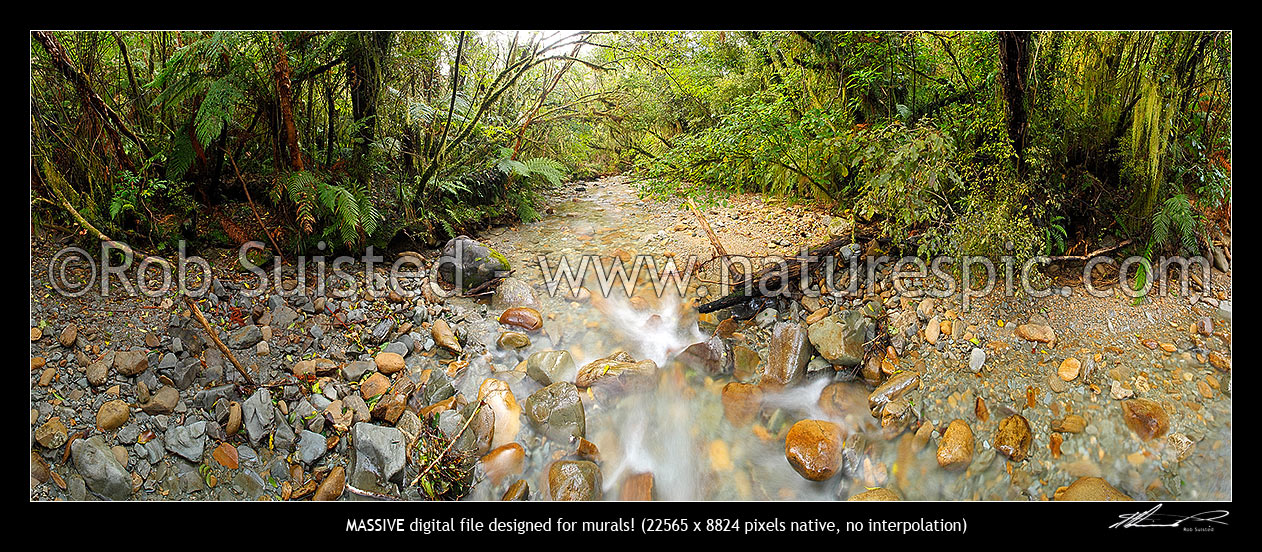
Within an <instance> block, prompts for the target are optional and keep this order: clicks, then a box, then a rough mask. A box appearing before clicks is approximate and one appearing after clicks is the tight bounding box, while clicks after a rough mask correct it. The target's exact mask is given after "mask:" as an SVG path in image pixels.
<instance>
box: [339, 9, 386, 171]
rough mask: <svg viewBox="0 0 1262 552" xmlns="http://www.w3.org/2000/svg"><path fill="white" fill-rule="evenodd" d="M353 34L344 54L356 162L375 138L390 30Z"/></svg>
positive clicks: (365, 153) (365, 152)
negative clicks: (346, 62)
mask: <svg viewBox="0 0 1262 552" xmlns="http://www.w3.org/2000/svg"><path fill="white" fill-rule="evenodd" d="M355 35H356V37H355V41H354V42H355V44H354V45H352V47H351V52H350V55H349V56H348V61H349V64H348V66H347V73H348V77H349V80H350V92H351V115H352V116H353V117H354V118H355V122H356V126H357V127H358V132H357V133H356V138H357V141H356V143H355V160H354V161H355V163H356V164H358V163H359V161H360V160H361V159H362V158H363V157H364V156H365V155H367V153H368V147H369V145H371V144H372V141H373V140H374V139H375V138H376V134H377V100H378V96H379V95H380V93H381V77H382V75H381V72H382V65H383V62H384V60H385V57H386V54H387V53H388V52H389V51H390V42H391V40H392V39H393V33H390V32H359V33H355Z"/></svg>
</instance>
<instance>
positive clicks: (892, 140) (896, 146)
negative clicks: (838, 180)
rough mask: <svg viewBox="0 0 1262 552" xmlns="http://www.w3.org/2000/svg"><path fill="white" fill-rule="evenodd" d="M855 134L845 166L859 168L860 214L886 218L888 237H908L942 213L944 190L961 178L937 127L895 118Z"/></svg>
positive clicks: (944, 205)
mask: <svg viewBox="0 0 1262 552" xmlns="http://www.w3.org/2000/svg"><path fill="white" fill-rule="evenodd" d="M859 137H860V139H859V140H857V147H855V148H854V150H853V153H852V155H850V156H849V157H850V159H849V165H850V166H851V167H852V168H854V169H855V170H857V171H859V176H858V180H859V182H860V183H861V184H860V187H859V190H858V197H857V201H856V203H855V209H856V212H857V213H858V214H859V215H860V216H862V217H864V218H867V219H873V218H881V219H884V222H885V224H884V225H883V227H882V232H884V233H885V235H888V236H909V235H911V234H913V233H914V231H915V230H917V229H920V228H923V227H924V226H925V225H926V224H929V223H936V222H937V221H938V220H939V219H941V218H942V217H943V214H944V212H945V211H946V210H947V209H948V208H949V207H948V206H947V198H948V194H950V193H952V191H953V190H955V189H957V188H958V187H959V186H960V185H961V184H962V181H961V179H960V175H959V174H958V173H957V172H956V170H955V167H954V165H953V158H954V147H953V146H952V144H951V143H950V141H949V140H948V139H946V137H945V136H943V135H942V133H941V132H939V131H937V130H936V129H934V128H932V127H930V126H920V127H918V128H915V129H908V128H907V127H906V126H904V125H902V124H901V123H893V124H890V125H887V126H885V127H882V128H879V129H875V130H872V131H869V132H864V133H862V134H860V135H859ZM930 249H932V246H929V245H927V246H926V247H925V250H926V252H928V251H929V250H930Z"/></svg>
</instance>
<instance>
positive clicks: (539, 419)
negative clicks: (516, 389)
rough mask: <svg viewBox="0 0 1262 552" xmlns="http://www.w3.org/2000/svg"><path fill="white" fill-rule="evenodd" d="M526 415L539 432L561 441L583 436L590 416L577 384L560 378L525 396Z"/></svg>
mask: <svg viewBox="0 0 1262 552" xmlns="http://www.w3.org/2000/svg"><path fill="white" fill-rule="evenodd" d="M525 407H526V417H527V418H529V419H530V421H531V422H533V423H534V426H535V428H537V429H538V430H539V432H540V433H543V434H544V435H546V436H548V438H550V439H555V440H558V441H562V442H569V441H570V440H571V439H572V438H575V437H583V436H584V435H586V433H587V420H586V417H585V415H584V412H583V401H582V400H581V399H580V398H579V394H578V388H576V387H575V386H574V384H572V383H569V382H566V381H559V382H556V383H553V384H551V385H549V386H547V387H544V388H543V389H540V390H538V391H536V392H535V393H534V394H532V395H530V396H529V397H527V398H526V404H525Z"/></svg>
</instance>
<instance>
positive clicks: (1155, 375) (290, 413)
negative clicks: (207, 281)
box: [30, 176, 1232, 500]
mask: <svg viewBox="0 0 1262 552" xmlns="http://www.w3.org/2000/svg"><path fill="white" fill-rule="evenodd" d="M540 211H541V213H543V217H542V218H541V220H538V221H536V222H531V223H519V224H516V225H513V226H498V227H492V228H489V229H487V230H486V231H485V232H483V233H481V235H475V236H471V238H473V239H476V240H478V241H479V242H481V243H482V244H485V245H486V246H489V247H491V248H492V249H494V250H495V251H498V252H499V253H500V254H502V257H503V258H504V260H505V261H506V262H508V263H509V264H510V265H511V266H512V270H513V272H512V274H511V276H509V277H508V278H507V279H505V280H502V281H499V282H498V287H497V288H488V289H494V291H493V292H488V293H486V294H482V295H479V296H475V297H462V296H454V297H449V298H445V299H444V298H441V297H435V294H434V289H436V288H431V289H430V290H428V291H425V292H424V293H418V294H415V295H413V294H410V293H408V294H400V293H388V294H387V293H382V294H379V295H377V296H372V295H370V294H368V292H367V291H365V286H364V284H365V282H364V281H363V278H359V279H358V280H357V281H356V283H355V291H356V293H354V294H352V295H351V296H350V297H348V298H336V297H334V296H333V295H332V294H331V292H326V293H325V294H324V295H319V294H317V293H315V292H314V289H313V288H312V287H309V288H306V289H303V290H301V293H295V294H292V295H289V296H280V295H276V294H269V295H267V296H262V297H257V298H250V297H247V296H246V294H245V293H244V292H245V291H246V290H248V289H250V288H252V287H257V282H255V281H254V276H253V275H251V274H249V273H247V272H243V271H242V270H240V269H239V268H238V269H234V268H233V264H232V263H231V262H229V261H228V260H225V259H231V258H232V257H233V256H235V253H236V252H235V251H217V252H201V254H203V255H205V256H206V257H207V258H208V259H210V260H211V262H212V264H213V265H214V267H215V268H214V271H215V273H216V276H217V279H216V281H215V282H214V283H213V285H212V286H211V289H212V293H211V294H210V296H209V297H207V298H205V299H203V300H201V301H199V302H198V305H199V307H198V308H199V310H200V311H202V312H204V313H205V315H206V317H207V318H208V319H209V322H210V323H211V324H212V325H214V326H217V330H216V331H217V332H218V334H219V339H220V340H221V341H222V342H224V343H225V345H226V346H227V347H228V349H229V350H230V351H231V353H232V356H234V357H235V358H236V359H237V360H238V361H239V362H240V363H241V364H242V365H243V366H244V367H245V369H246V370H247V372H249V373H250V375H251V378H252V380H253V381H254V382H255V384H256V385H249V384H247V383H246V382H245V381H244V379H243V378H242V376H241V374H238V373H237V371H236V369H235V368H234V366H233V363H232V362H231V360H230V359H228V358H226V356H227V355H225V354H223V353H222V352H221V351H220V350H219V348H218V347H217V346H216V345H215V344H214V343H213V340H211V339H208V337H207V335H206V332H205V331H204V330H203V327H202V326H201V325H200V324H199V322H198V321H197V320H196V316H194V315H193V313H191V312H190V310H189V308H188V307H187V306H186V304H185V303H184V302H182V301H180V300H179V298H178V296H176V295H175V294H173V293H170V294H167V295H164V296H160V297H145V296H143V295H139V294H135V295H128V296H121V295H119V296H111V297H101V296H100V295H99V294H96V293H87V294H83V295H81V296H78V297H68V296H64V295H60V294H57V293H53V292H52V291H51V290H52V288H51V285H52V282H51V281H50V276H49V269H48V267H49V263H50V262H51V260H52V259H51V257H52V255H53V252H54V251H55V250H57V249H59V248H60V247H61V245H60V244H57V243H54V242H53V241H52V239H51V238H42V240H43V241H42V242H41V243H35V247H34V248H33V249H34V250H35V253H34V257H33V259H32V265H31V278H32V297H31V301H32V312H31V320H30V323H31V327H32V336H31V337H32V341H31V348H32V357H33V359H32V366H31V376H30V377H31V428H32V444H31V446H32V485H33V488H32V489H33V490H32V493H33V494H32V496H33V498H34V499H37V500H53V499H75V500H83V499H88V500H92V499H99V498H113V499H130V500H174V499H180V500H256V499H270V500H289V499H295V500H296V499H306V498H311V497H316V498H319V499H341V500H389V499H404V500H418V499H425V498H428V497H432V496H439V497H443V498H457V497H463V498H466V499H472V500H499V499H501V498H504V499H529V500H552V499H606V500H641V499H652V500H838V499H840V500H846V499H852V498H857V499H903V500H1048V499H1056V498H1087V499H1099V498H1115V497H1117V496H1118V495H1119V494H1120V495H1125V496H1127V497H1130V498H1135V499H1153V500H1230V499H1231V497H1232V491H1231V483H1232V479H1231V477H1230V476H1229V475H1228V476H1226V477H1224V474H1230V473H1231V454H1232V447H1231V429H1232V416H1231V372H1230V362H1231V361H1230V351H1231V304H1230V289H1231V286H1230V278H1231V276H1230V273H1223V272H1219V271H1214V273H1213V277H1212V283H1211V284H1210V287H1211V292H1210V293H1209V294H1207V296H1206V297H1204V298H1198V297H1199V296H1194V297H1192V298H1190V299H1189V298H1188V297H1185V296H1180V295H1171V296H1165V297H1158V296H1155V295H1154V296H1152V297H1150V298H1149V299H1148V300H1146V301H1145V302H1144V303H1143V304H1142V305H1139V306H1134V305H1133V304H1132V302H1131V301H1130V300H1129V299H1127V298H1124V297H1120V296H1114V297H1107V298H1097V297H1092V296H1090V295H1088V294H1086V293H1085V292H1084V291H1083V289H1082V287H1081V286H1080V285H1074V284H1073V280H1072V278H1071V276H1072V273H1073V272H1074V271H1075V270H1077V271H1078V272H1079V273H1081V270H1080V269H1081V264H1079V265H1067V266H1066V267H1063V268H1053V269H1052V270H1051V273H1050V274H1051V277H1052V279H1053V281H1057V282H1058V283H1059V282H1060V278H1066V280H1065V282H1066V284H1065V285H1067V286H1068V287H1067V289H1069V290H1070V294H1069V295H1068V296H1061V295H1059V294H1053V295H1051V296H1049V297H1043V298H1038V299H1035V298H1031V297H1029V296H1024V297H1022V296H1017V297H1006V296H1005V297H999V295H1001V294H998V293H996V294H994V296H993V297H981V298H975V299H974V302H973V304H971V305H969V308H968V309H965V308H963V305H962V304H961V298H960V297H959V296H958V295H956V296H951V297H946V298H940V299H936V300H935V299H926V298H924V297H908V296H906V294H902V295H900V294H898V293H896V292H895V290H894V289H893V287H892V286H891V285H890V283H889V282H890V275H889V272H888V270H885V271H881V272H878V274H877V279H878V282H877V283H875V285H874V288H873V291H872V292H871V293H870V294H866V293H861V294H858V295H852V296H832V295H829V294H823V295H821V296H820V297H794V298H787V297H786V298H780V299H775V300H770V301H765V302H761V303H758V304H755V305H744V306H742V307H741V308H740V309H723V310H719V311H717V312H712V313H706V314H698V312H697V310H696V305H697V304H698V303H699V302H704V301H705V300H708V299H702V300H701V301H698V300H697V293H698V292H697V289H698V286H706V285H709V284H710V282H709V281H708V280H707V279H708V278H709V277H710V276H709V274H710V273H709V272H704V273H703V275H701V276H696V275H694V277H693V278H692V279H691V280H690V281H689V282H688V284H687V286H686V287H685V289H684V293H682V294H679V293H676V291H675V290H676V288H674V287H668V288H667V290H666V292H665V293H662V294H660V296H659V294H658V293H657V292H656V290H655V288H654V287H653V285H651V283H650V282H649V280H648V279H647V278H645V279H641V280H639V284H638V285H637V286H635V288H634V291H633V293H631V295H630V297H628V296H626V294H624V293H622V288H621V287H620V285H618V284H615V285H614V286H613V288H614V293H612V294H610V295H609V296H608V297H605V296H603V295H604V294H603V293H600V292H599V291H598V290H599V285H598V282H597V278H595V270H594V269H593V270H592V271H590V273H589V274H588V278H590V279H589V280H586V282H588V283H587V285H585V286H584V287H585V288H586V290H585V291H577V290H574V291H572V290H571V289H570V287H569V286H568V284H567V283H561V284H560V285H559V287H558V288H557V291H556V293H555V294H551V293H549V286H548V280H549V279H548V278H546V277H545V274H544V271H543V270H542V269H541V266H540V263H539V262H538V261H539V259H540V257H543V258H546V259H547V260H548V264H549V267H550V269H551V270H555V269H556V264H557V263H558V262H559V261H560V259H562V258H566V259H568V261H569V262H570V263H572V264H576V263H577V261H578V260H579V259H580V258H581V256H582V255H592V256H593V257H592V258H593V259H594V260H598V261H600V262H602V263H606V265H608V263H610V262H613V261H615V260H622V261H626V266H627V267H628V268H630V266H631V263H632V262H633V261H634V259H635V258H636V256H637V255H648V256H651V257H652V258H653V259H654V261H655V262H656V263H657V265H658V266H659V267H660V266H663V265H665V264H666V263H667V262H668V261H674V262H676V263H678V264H677V267H683V266H685V263H687V259H689V258H690V257H691V256H696V258H697V259H698V260H699V261H706V260H708V259H711V257H713V256H714V251H713V249H712V244H711V241H710V238H709V237H708V235H707V232H706V230H705V228H703V227H702V225H701V219H699V218H698V217H697V216H695V215H694V213H693V212H692V211H691V210H690V209H689V208H688V207H687V205H686V204H682V203H681V202H680V201H678V200H670V201H661V200H656V199H650V198H642V197H640V196H639V195H638V193H637V190H636V189H635V187H634V186H633V184H632V183H630V182H629V181H628V179H627V178H625V177H620V176H618V177H608V178H604V179H600V180H598V181H593V182H576V183H567V184H565V185H563V186H561V187H559V188H558V189H557V190H554V191H553V192H552V193H551V194H550V195H549V196H548V197H547V199H546V202H545V205H544V207H543V208H541V209H540ZM702 211H703V212H704V217H705V220H706V222H707V224H708V225H709V226H710V227H711V228H712V230H713V231H714V233H715V235H716V236H717V237H718V238H719V239H720V240H722V241H723V244H724V245H725V246H726V248H727V250H728V253H730V254H733V255H748V256H751V257H760V256H764V255H780V256H786V255H793V254H796V253H797V252H798V248H800V247H803V246H808V245H814V244H818V243H821V242H824V241H826V240H827V239H829V238H831V237H834V236H835V235H838V234H844V229H839V227H838V225H844V221H842V220H841V219H840V218H835V217H833V216H830V215H828V214H825V210H824V209H822V208H815V207H814V206H813V205H811V204H791V203H787V202H773V201H770V200H767V199H765V198H762V197H761V196H757V195H753V194H747V195H734V196H732V197H731V198H729V200H728V201H727V202H725V203H724V204H721V205H718V206H713V207H707V208H705V209H703V210H702ZM33 243H34V242H33ZM417 249H418V250H419V251H418V252H417V253H416V255H419V256H420V257H422V258H423V264H424V265H425V266H426V268H428V267H429V266H431V263H433V262H434V260H435V259H438V258H440V256H441V255H442V252H441V251H440V250H436V249H426V248H421V247H418V248H417ZM399 254H400V252H399V251H390V252H388V253H384V255H385V257H386V262H387V263H389V262H393V261H394V260H395V258H396V257H397V256H399ZM351 267H353V268H354V269H356V270H359V272H358V274H360V275H362V274H363V270H362V264H361V263H358V262H357V263H355V264H353V265H351ZM293 268H294V267H293V266H292V262H290V263H287V264H286V265H285V266H284V267H283V269H282V271H281V272H282V274H284V275H285V276H284V280H285V281H286V282H287V284H286V286H283V287H285V288H286V289H288V288H290V287H292V282H293V280H294V278H295V273H294V271H293ZM377 270H378V275H381V274H383V272H381V270H382V269H381V268H380V267H379V268H378V269H377ZM72 272H73V271H72ZM134 272H135V271H134V269H133V270H130V271H128V272H127V274H128V275H129V277H131V278H132V281H133V282H134V281H135V275H134ZM348 272H351V273H355V272H354V271H353V270H349V269H348ZM79 274H80V276H82V275H83V273H79ZM309 285H310V284H309ZM422 285H429V282H428V280H426V281H424V283H423V284H422ZM404 287H405V288H408V289H409V290H416V289H418V288H419V286H417V285H413V284H405V285H404ZM707 289H708V288H707ZM709 295H713V293H710V294H709ZM710 298H711V299H712V298H713V297H710ZM865 309H867V313H868V314H875V318H874V320H875V319H880V320H881V321H880V324H881V326H880V327H881V328H883V329H885V330H886V331H887V332H888V333H889V335H890V336H892V337H890V338H889V340H888V342H889V345H888V348H886V349H883V350H882V351H879V352H878V353H877V360H876V361H871V358H870V356H869V358H868V359H867V360H866V361H864V362H874V363H873V364H872V365H871V366H868V365H866V364H865V365H863V366H855V365H854V364H855V363H848V364H847V363H845V362H840V363H839V361H837V357H836V355H835V354H834V351H839V350H840V351H843V352H845V351H846V350H847V348H848V347H849V346H850V345H849V344H848V343H847V340H852V339H853V337H852V336H850V335H848V334H847V331H849V330H847V329H846V328H851V329H853V328H854V327H856V325H858V326H860V327H861V326H862V324H863V317H864V316H865V314H864V310H865ZM505 311H509V312H508V313H507V314H506V313H505ZM744 311H748V312H744ZM875 311H879V312H875ZM737 315H739V316H737ZM874 323H875V322H874ZM830 325H831V326H830ZM833 326H836V327H837V328H841V329H839V330H838V329H836V328H833ZM1044 330H1046V332H1050V334H1046V335H1048V336H1050V337H1049V338H1045V337H1044V335H1045V334H1044V333H1041V332H1043V331H1044ZM861 341H862V340H861ZM391 355H393V356H391ZM861 356H863V355H861ZM395 357H397V358H395ZM830 357H831V358H830ZM453 438H454V442H453ZM448 444H450V445H451V446H447V445H448ZM435 458H438V459H439V461H437V462H434V461H433V460H434V459H435ZM462 462H463V463H462ZM462 466H463V468H468V469H467V470H465V469H462ZM466 484H468V485H467V486H466Z"/></svg>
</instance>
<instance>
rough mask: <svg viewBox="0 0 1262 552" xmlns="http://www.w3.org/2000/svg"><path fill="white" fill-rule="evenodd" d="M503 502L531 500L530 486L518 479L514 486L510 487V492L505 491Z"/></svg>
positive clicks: (523, 480)
mask: <svg viewBox="0 0 1262 552" xmlns="http://www.w3.org/2000/svg"><path fill="white" fill-rule="evenodd" d="M500 500H501V501H506V502H507V501H518V500H530V484H529V483H526V480H525V479H518V480H517V481H514V482H513V484H512V485H509V486H508V490H506V491H504V496H501V497H500Z"/></svg>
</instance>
